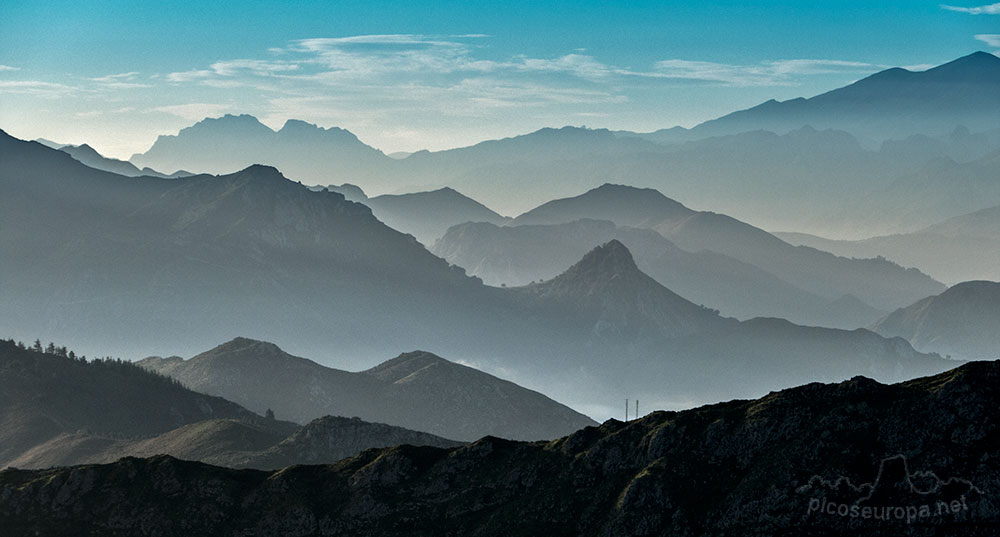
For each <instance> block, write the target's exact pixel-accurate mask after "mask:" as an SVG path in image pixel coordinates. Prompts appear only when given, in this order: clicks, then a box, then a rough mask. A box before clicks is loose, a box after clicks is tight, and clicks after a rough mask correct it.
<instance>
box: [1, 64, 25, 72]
mask: <svg viewBox="0 0 1000 537" xmlns="http://www.w3.org/2000/svg"><path fill="white" fill-rule="evenodd" d="M20 70H21V68H20V67H11V66H10V65H0V71H20Z"/></svg>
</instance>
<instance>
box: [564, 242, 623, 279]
mask: <svg viewBox="0 0 1000 537" xmlns="http://www.w3.org/2000/svg"><path fill="white" fill-rule="evenodd" d="M638 271H639V267H637V266H636V264H635V259H633V258H632V252H630V251H629V249H628V248H626V247H625V245H624V244H622V243H621V242H620V241H618V239H612V240H610V241H608V242H606V243H604V244H602V245H601V246H598V247H597V248H594V249H593V250H591V251H590V252H588V253H587V255H585V256H583V259H581V260H580V261H579V262H578V263H577V264H576V265H573V267H571V268H570V269H569V271H568V272H574V273H577V274H581V273H586V274H601V275H604V276H607V277H615V276H618V275H620V274H624V273H630V272H638Z"/></svg>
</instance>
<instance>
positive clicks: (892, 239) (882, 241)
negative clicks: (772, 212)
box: [459, 206, 1000, 283]
mask: <svg viewBox="0 0 1000 537" xmlns="http://www.w3.org/2000/svg"><path fill="white" fill-rule="evenodd" d="M776 235H777V236H778V237H781V238H782V239H784V240H786V241H788V242H790V243H792V244H802V245H806V246H810V247H813V248H819V249H821V250H826V251H829V252H833V253H835V254H837V255H841V256H849V257H873V256H878V255H880V256H885V257H886V258H887V259H889V260H891V261H894V262H896V263H900V264H902V265H905V266H911V267H917V268H919V269H920V270H921V271H923V272H925V273H927V274H929V275H931V276H932V277H934V278H936V279H938V280H941V281H943V282H946V283H958V282H962V281H969V280H977V279H986V280H1000V206H996V207H990V208H988V209H983V210H980V211H976V212H974V213H970V214H966V215H962V216H956V217H954V218H949V219H947V220H945V221H943V222H939V223H937V224H934V225H931V226H928V227H925V228H923V229H919V230H917V231H913V232H910V233H899V234H895V235H883V236H879V237H872V238H870V239H864V240H858V241H837V240H830V239H824V238H822V237H817V236H815V235H808V234H803V233H778V234H776ZM459 264H460V263H459ZM477 275H478V274H477Z"/></svg>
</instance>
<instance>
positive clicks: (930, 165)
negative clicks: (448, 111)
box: [131, 53, 1000, 238]
mask: <svg viewBox="0 0 1000 537" xmlns="http://www.w3.org/2000/svg"><path fill="white" fill-rule="evenodd" d="M998 63H1000V60H998V59H997V58H996V56H994V55H991V54H985V53H976V54H973V55H970V56H967V57H964V58H960V59H958V60H955V61H953V62H950V63H947V64H944V65H941V66H939V67H937V68H934V69H929V70H927V71H922V72H910V71H905V70H902V69H898V68H896V69H889V70H886V71H883V72H880V73H877V74H875V75H872V76H871V77H868V78H866V79H864V80H861V81H858V82H856V83H854V84H852V85H849V86H847V87H844V88H840V89H837V90H833V91H831V92H828V93H826V94H823V95H819V96H816V97H812V98H810V99H794V100H791V101H787V102H784V103H777V102H768V103H764V104H762V105H761V106H759V107H755V108H753V109H750V110H745V111H741V112H736V113H734V114H730V115H728V116H725V117H723V118H719V119H717V120H714V121H710V122H706V123H704V124H702V125H700V126H698V127H695V128H693V129H691V130H689V131H685V130H683V129H681V130H677V129H671V130H670V131H667V132H664V133H661V134H660V135H641V134H637V133H626V132H620V131H619V132H611V131H608V130H601V129H598V130H593V129H585V128H576V127H564V128H560V129H551V128H546V129H541V130H539V131H536V132H533V133H529V134H525V135H521V136H515V137H511V138H505V139H502V140H490V141H485V142H482V143H479V144H475V145H473V146H469V147H463V148H456V149H451V150H446V151H436V152H428V151H421V152H417V153H414V154H412V155H409V156H406V157H405V158H402V159H396V158H390V157H388V156H386V155H384V154H382V153H381V152H380V151H378V150H376V149H374V148H371V147H369V146H367V145H365V144H363V143H362V142H361V141H359V140H358V139H357V138H356V137H355V136H353V135H352V134H350V133H348V132H346V131H343V130H341V129H336V128H333V129H323V128H320V127H316V126H314V125H310V124H307V123H304V122H301V121H289V122H288V123H286V124H285V126H284V127H282V128H281V129H279V130H278V131H274V130H271V129H270V128H269V127H267V126H265V125H263V124H261V123H260V122H259V121H257V120H256V119H255V118H253V117H250V116H224V117H222V118H215V119H206V120H204V121H201V122H199V123H197V124H196V125H194V126H192V127H189V128H186V129H182V130H181V131H180V132H179V133H178V134H177V135H176V136H162V137H160V139H158V140H157V142H156V143H154V144H153V146H152V148H150V150H149V151H147V152H146V153H143V154H138V155H135V156H133V157H132V159H131V162H132V163H133V164H135V165H137V166H139V167H143V166H150V167H153V168H156V169H166V170H170V169H187V170H195V171H201V172H210V173H232V172H236V171H238V170H240V169H243V168H245V167H247V166H250V165H252V164H255V163H260V164H268V165H272V166H276V167H277V168H278V169H280V170H282V172H283V173H285V174H286V175H287V176H288V177H290V178H292V179H294V180H298V181H303V182H305V183H307V184H314V185H328V184H330V183H331V182H337V183H342V182H348V183H352V184H356V185H359V186H361V187H362V188H363V189H364V190H365V191H366V192H370V193H373V194H399V193H406V192H416V191H432V190H437V189H440V188H442V187H450V188H453V189H455V190H458V191H460V192H462V193H463V194H465V195H468V196H470V197H472V198H473V199H476V200H478V201H479V202H481V203H484V204H485V205H487V206H489V207H491V208H492V209H494V210H496V211H498V212H499V213H500V214H504V215H515V214H518V213H520V212H523V211H525V210H527V209H529V208H530V207H532V206H536V205H538V204H541V203H543V202H545V201H547V200H551V199H553V198H558V197H565V196H569V195H571V194H572V193H573V192H579V191H580V190H583V189H586V188H591V187H593V186H595V185H599V184H602V183H606V182H622V183H628V184H633V185H637V186H646V187H653V188H657V189H659V190H661V191H663V192H665V193H667V194H668V195H670V196H672V197H674V198H677V199H683V200H684V201H685V202H686V203H688V204H690V205H691V206H695V207H704V208H712V209H715V210H718V211H722V212H725V213H727V214H731V215H733V216H735V217H737V218H739V219H741V220H744V221H749V222H752V223H753V224H754V225H756V226H759V227H763V228H766V229H776V230H795V231H799V232H807V233H814V234H819V235H831V236H836V237H846V238H857V237H859V236H864V234H867V235H868V236H870V235H871V234H872V233H875V234H887V233H898V232H902V231H912V230H915V229H919V228H920V227H924V226H927V225H931V224H933V223H935V222H937V221H940V220H943V219H945V218H950V217H953V216H958V215H961V214H965V213H969V212H972V211H976V210H979V209H984V208H986V207H990V206H994V205H998V204H1000V192H998V191H997V190H996V189H995V188H993V186H994V185H993V182H989V181H986V182H983V181H976V180H975V178H976V177H987V178H988V177H993V176H996V174H997V173H998V165H1000V164H998V162H997V161H996V159H995V154H996V151H998V150H1000V131H998V130H997V127H996V125H997V124H998V121H997V118H998V117H1000V103H998V100H997V98H996V95H998V94H1000V82H998V80H1000V74H998V73H1000V67H998V65H997V64H998ZM915 118H919V120H918V119H915ZM654 134H655V133H654ZM991 154H992V155H994V158H990V155H991ZM776 163H781V165H780V166H779V165H776ZM952 176H955V179H954V180H952V179H951V177H952ZM959 180H961V181H962V182H963V183H964V186H963V188H962V189H960V191H956V193H955V194H954V195H953V196H946V197H942V198H938V197H935V196H931V195H927V194H931V193H934V192H941V190H942V189H944V188H945V185H948V184H949V182H950V183H955V182H956V181H959ZM511 192H516V193H517V195H516V196H511V195H510V193H511ZM901 193H902V194H904V195H903V196H900V194H901ZM831 200H837V201H838V203H835V204H831V203H830V201H831ZM845 207H846V208H847V209H845ZM852 207H861V209H858V210H851V209H850V208H852Z"/></svg>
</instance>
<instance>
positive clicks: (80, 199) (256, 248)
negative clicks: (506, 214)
mask: <svg viewBox="0 0 1000 537" xmlns="http://www.w3.org/2000/svg"><path fill="white" fill-rule="evenodd" d="M0 156H2V157H3V158H0V194H2V195H0V248H2V249H3V251H4V253H5V255H4V256H3V258H0V269H2V271H3V274H4V275H5V280H4V285H3V286H2V287H0V299H2V303H3V304H4V308H6V311H9V312H12V313H11V314H9V315H4V316H2V317H0V324H2V326H0V328H2V329H4V330H5V331H7V332H8V333H15V334H25V333H27V334H31V333H38V334H39V335H41V336H43V337H48V338H54V337H56V335H58V337H60V338H65V339H64V340H65V341H67V342H68V343H70V344H71V345H72V346H73V347H74V348H77V349H80V350H81V351H82V352H85V353H88V354H94V352H95V351H99V352H110V353H114V354H117V355H124V356H133V357H139V356H150V355H174V354H183V355H194V354H196V353H197V352H200V351H202V350H204V349H205V348H208V347H209V346H211V345H214V344H216V343H217V342H218V341H225V340H227V339H228V338H231V337H232V334H239V333H250V334H254V336H255V337H257V338H260V339H263V340H270V341H275V342H276V343H278V344H280V345H281V346H282V347H283V348H287V349H288V350H289V351H290V352H292V353H294V354H297V355H307V356H315V357H317V358H318V359H321V360H322V362H323V363H324V364H328V365H336V366H337V367H340V368H347V369H354V370H357V369H364V368H367V367H371V366H372V365H374V364H377V363H379V362H381V361H382V360H384V359H385V357H386V356H394V355H398V354H399V353H400V352H404V351H406V350H411V349H414V348H418V349H428V350H429V351H431V352H434V353H435V354H437V355H441V356H447V357H451V358H453V359H456V360H461V361H462V362H463V363H468V364H471V365H474V366H476V367H477V368H479V369H481V370H483V371H486V372H490V373H495V374H497V375H499V376H501V377H503V378H505V379H509V380H510V381H512V382H516V383H518V384H520V385H521V386H524V387H526V388H529V389H535V390H544V392H545V393H546V394H547V395H550V396H552V397H554V398H556V399H557V400H559V401H562V402H564V403H565V404H568V405H571V406H574V407H576V408H579V409H581V410H584V411H585V412H587V413H588V414H593V415H598V416H608V415H611V413H612V412H613V410H611V408H617V406H618V405H616V404H615V405H614V406H613V407H612V406H611V403H610V401H614V400H617V399H618V395H617V394H619V393H625V394H628V395H630V396H632V397H639V396H641V397H642V398H644V400H648V401H661V402H662V403H661V404H662V405H674V406H690V405H691V404H694V403H698V402H709V401H714V400H718V399H719V398H721V397H732V396H736V395H741V396H753V395H759V394H761V393H766V392H767V391H768V390H772V389H778V388H782V387H786V386H789V385H793V384H796V383H801V382H806V381H810V380H816V379H824V380H841V379H843V378H848V377H850V376H853V375H855V374H858V373H861V372H865V373H868V374H873V375H875V376H876V377H878V378H880V379H882V380H887V381H893V380H899V379H902V378H909V377H912V376H913V375H918V374H921V373H926V372H933V371H940V370H941V369H943V368H945V367H947V365H948V364H947V362H945V361H943V360H940V359H936V358H933V357H930V356H925V355H919V354H916V353H914V352H913V351H912V349H910V348H909V347H908V346H906V345H905V344H904V345H898V344H896V343H894V342H888V341H887V340H883V339H881V338H879V337H877V336H874V335H872V334H870V333H867V332H858V333H855V332H839V331H832V332H822V331H820V332H816V331H813V330H811V329H806V328H803V327H799V326H795V325H790V327H788V328H787V329H782V330H774V329H773V327H772V326H770V325H768V324H766V323H765V324H746V325H745V326H744V325H738V324H737V323H736V322H735V321H725V322H723V323H721V324H722V325H727V326H728V325H732V326H737V327H742V328H740V329H739V330H738V331H730V332H726V333H718V331H717V330H707V331H704V332H700V333H690V334H689V335H686V336H683V337H684V338H687V339H688V340H689V341H687V342H685V343H683V347H682V348H683V349H684V351H683V352H675V351H674V348H675V347H676V346H677V345H678V343H677V342H675V341H674V340H675V339H676V338H677V337H678V336H680V335H681V334H686V333H688V332H690V330H691V329H692V327H708V326H714V322H706V321H705V319H706V317H705V314H704V311H705V310H704V309H703V308H699V307H698V306H697V305H694V306H693V307H687V306H684V307H680V306H678V305H677V304H678V303H677V302H676V299H673V298H670V299H668V298H666V297H676V294H675V293H674V292H671V291H667V290H664V289H662V286H660V284H658V283H657V282H656V281H655V280H653V279H652V278H645V277H638V276H630V277H629V278H627V279H626V280H625V281H627V282H630V285H634V288H633V287H617V286H615V285H609V284H608V283H607V282H605V281H602V279H609V278H614V277H616V276H615V273H611V272H609V271H600V270H598V271H582V272H578V273H577V275H579V276H585V277H588V278H593V279H594V280H593V281H590V282H582V283H580V284H579V285H575V286H574V287H573V288H574V289H580V290H585V289H607V290H613V292H614V293H621V295H620V296H608V299H607V300H603V299H602V300H596V299H594V298H593V297H590V298H588V297H586V296H580V297H575V298H574V297H569V296H561V295H559V294H558V293H555V294H545V293H542V294H539V293H536V292H534V291H532V290H530V289H528V290H524V289H510V288H508V289H501V288H496V287H490V286H486V285H483V284H482V282H481V281H480V280H478V279H476V278H472V277H468V276H466V275H465V273H464V270H463V269H461V268H460V267H455V266H452V265H450V264H449V263H448V262H447V261H444V260H442V259H440V258H438V257H435V256H434V255H432V254H431V253H429V252H428V251H427V250H426V249H425V248H424V247H423V246H422V245H420V243H418V242H417V241H416V240H415V239H414V238H413V237H412V236H408V235H405V234H402V233H400V232H398V231H395V230H393V229H391V228H389V227H388V226H386V225H385V224H383V223H382V222H380V221H379V220H378V219H377V218H376V217H375V216H374V215H372V213H371V210H370V209H369V208H368V207H366V206H364V205H361V204H357V203H353V202H349V201H347V200H346V199H345V198H344V197H343V195H341V194H338V193H335V192H329V191H327V192H314V191H311V190H309V189H308V188H307V187H305V186H303V185H300V184H297V183H295V182H292V181H290V180H288V179H286V178H285V177H283V176H282V175H281V174H280V173H279V172H278V171H277V170H275V169H274V168H270V167H267V166H252V167H250V168H247V169H245V170H243V171H241V172H238V173H235V174H229V175H223V176H210V175H199V176H193V177H187V178H178V179H158V178H149V177H138V178H129V177H124V176H119V175H115V174H111V173H108V172H102V171H98V170H94V169H92V168H89V167H86V166H84V165H83V164H81V163H79V162H77V161H75V160H73V159H72V158H71V157H70V156H69V155H67V154H65V153H62V152H59V151H54V150H52V149H49V148H46V147H44V146H42V145H40V144H36V143H30V142H22V141H19V140H16V139H13V138H10V137H7V136H2V137H0ZM411 158H413V157H411ZM406 160H409V159H406ZM671 206H672V207H673V204H672V205H671ZM698 214H701V213H696V215H695V216H696V217H697V215H698ZM573 219H574V220H575V219H577V218H573ZM726 222H728V220H726ZM734 225H736V226H737V227H738V228H740V229H744V228H742V227H740V226H739V224H738V223H736V224H734ZM746 227H747V228H749V226H746ZM668 231H670V230H668ZM748 233H750V234H751V236H754V234H762V235H763V236H764V237H765V239H766V240H765V241H764V244H766V243H767V241H773V242H774V243H776V244H777V247H776V248H773V249H771V250H765V251H766V252H768V253H769V254H770V255H771V256H772V257H777V256H778V255H784V251H785V249H790V250H796V251H798V250H799V249H795V248H792V247H790V246H788V245H787V244H785V243H783V242H781V241H780V240H778V239H776V238H774V237H773V236H771V235H768V234H766V233H764V232H762V231H759V230H754V229H753V228H750V231H749V232H748ZM678 236H682V237H694V238H693V239H690V240H692V241H693V240H695V239H698V238H699V235H680V234H678V233H674V234H673V235H671V240H673V241H675V242H676V241H677V237H678ZM709 238H712V239H713V240H712V241H709V240H706V241H705V242H706V243H710V242H711V243H713V244H714V243H715V242H714V238H713V237H711V236H710V237H709ZM732 240H733V241H734V242H736V244H737V246H739V245H743V246H742V247H744V248H750V247H751V244H750V243H746V242H745V241H746V239H745V238H744V237H739V238H733V239H732ZM594 246H597V245H596V244H595V245H594ZM678 246H680V247H681V248H690V246H686V245H685V244H681V243H679V242H678ZM713 247H714V246H713ZM694 249H696V250H697V249H699V248H694ZM732 250H733V251H735V252H736V253H737V255H740V254H742V252H741V251H740V250H739V248H736V247H734V248H733V249H732ZM805 251H806V253H807V254H808V255H807V256H806V258H807V259H809V260H810V261H809V263H806V262H803V263H802V264H801V266H792V267H791V269H794V271H791V272H789V274H791V275H792V276H799V277H801V278H803V279H805V278H806V275H807V274H808V271H809V270H813V271H817V273H819V274H824V276H828V277H830V278H833V283H834V284H842V285H843V287H844V288H848V289H850V291H848V292H851V293H853V294H855V296H858V297H864V300H866V301H868V300H869V299H879V298H880V297H881V296H883V294H880V292H879V290H880V288H879V287H878V286H876V285H870V286H868V287H865V286H861V288H860V289H858V288H857V286H852V287H848V286H847V285H846V284H844V283H843V282H844V281H845V278H847V277H853V276H852V274H854V273H855V272H854V271H858V272H860V273H861V274H865V272H864V271H863V270H861V268H857V269H855V268H853V267H856V266H857V265H858V262H854V261H850V260H837V259H836V258H834V257H833V256H832V255H829V254H820V253H812V252H815V251H813V250H808V249H805ZM723 253H727V254H728V255H731V256H733V255H734V254H733V253H731V252H729V251H724V252H723ZM813 256H819V257H820V258H821V259H832V260H834V261H835V262H836V263H838V265H836V266H840V265H839V263H843V264H844V266H845V267H846V269H845V272H843V273H840V272H835V273H832V274H830V273H828V272H823V271H820V269H821V268H823V265H822V264H821V263H819V262H815V263H814V262H813V261H811V260H812V259H813ZM755 259H756V258H752V259H751V260H752V261H753V260H755ZM786 259H787V258H786ZM791 259H794V260H795V261H796V262H798V260H797V259H795V258H791ZM768 261H769V260H768ZM866 263H872V264H874V266H875V267H876V268H878V267H884V270H886V271H888V274H889V275H892V277H893V278H894V279H895V278H899V279H900V283H898V284H893V285H896V286H897V287H893V286H889V285H886V288H887V289H890V290H892V292H893V295H892V296H896V295H895V293H896V291H897V290H898V289H899V288H900V287H901V288H902V289H903V290H904V291H907V290H909V289H910V288H909V287H908V286H911V285H912V286H915V287H917V288H924V287H925V286H927V285H931V286H934V285H936V284H934V283H933V281H930V280H929V279H927V278H926V277H925V276H923V275H921V274H919V273H916V272H915V271H913V272H906V273H903V274H902V275H901V274H900V272H901V271H900V270H899V269H898V267H896V266H895V265H889V264H884V263H881V262H862V263H861V265H862V266H867V265H866ZM566 268H569V266H567V267H566ZM847 269H850V270H847ZM880 270H881V269H880ZM795 271H797V272H795ZM783 279H785V278H783ZM859 279H860V278H859ZM872 280H873V281H874V282H875V283H879V285H881V282H879V281H878V280H877V279H875V278H872ZM846 281H847V282H851V280H850V279H847V280H846ZM862 281H864V280H862ZM929 281H930V283H929V284H928V282H929ZM792 283H795V282H792ZM823 285H824V287H825V288H829V287H832V285H833V284H830V283H824V284H823ZM833 289H835V290H839V289H837V288H836V287H833ZM938 290H939V288H938V287H935V288H934V290H932V291H930V292H921V293H920V294H916V293H915V292H914V294H915V295H916V296H915V297H914V298H911V299H907V302H906V303H909V302H912V300H915V299H917V298H923V297H924V296H927V295H928V294H933V293H934V292H938ZM843 294H847V293H846V292H839V293H830V296H829V298H830V299H837V298H840V297H841V296H842V295H843ZM885 294H888V293H885ZM904 294H905V293H904ZM651 297H661V299H662V300H665V301H668V300H673V301H674V302H671V303H667V304H662V305H661V304H653V303H652V300H651ZM582 305H586V311H585V312H583V310H579V309H577V308H578V307H582ZM873 305H875V304H873ZM15 312H16V313H15ZM623 312H624V313H625V314H627V315H626V316H624V317H623V316H622V313H623ZM688 312H691V315H692V316H693V317H692V318H686V317H684V316H685V315H687V314H688ZM678 313H680V316H678ZM633 314H634V315H633ZM671 315H673V316H671ZM660 316H664V317H663V318H660ZM605 321H607V322H611V323H612V324H614V325H615V328H614V329H613V330H610V331H609V330H605V329H603V327H604V326H605V325H606V324H607V323H606V322H605ZM619 321H622V322H619ZM135 334H143V337H142V338H136V337H135ZM775 338H778V339H779V340H773V339H775ZM813 346H816V348H813ZM733 353H737V355H738V356H740V359H741V360H743V365H742V366H734V367H723V366H722V363H723V362H722V360H728V359H731V357H730V356H729V355H730V354H733ZM758 362H759V367H755V364H757V363H758ZM703 363H707V364H718V367H719V368H720V369H721V370H722V374H721V375H715V374H714V373H713V371H714V369H713V368H714V367H716V366H712V367H700V365H701V364H703ZM626 364H628V367H625V365H626ZM791 364H796V365H795V366H794V367H790V365H791ZM798 364H813V365H814V366H815V369H809V368H807V367H805V366H803V367H801V368H800V367H799V366H798ZM647 367H648V368H650V369H649V374H647V375H640V374H638V373H639V371H642V370H643V369H644V368H647ZM744 369H746V370H747V371H751V372H753V374H751V375H749V376H747V377H744V378H740V377H739V375H738V374H736V372H739V371H742V370H744ZM713 375H715V376H714V377H713ZM880 375H882V376H880ZM688 377H690V378H688ZM748 379H752V382H750V381H748ZM606 402H607V403H606ZM311 417H318V415H314V416H311Z"/></svg>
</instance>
